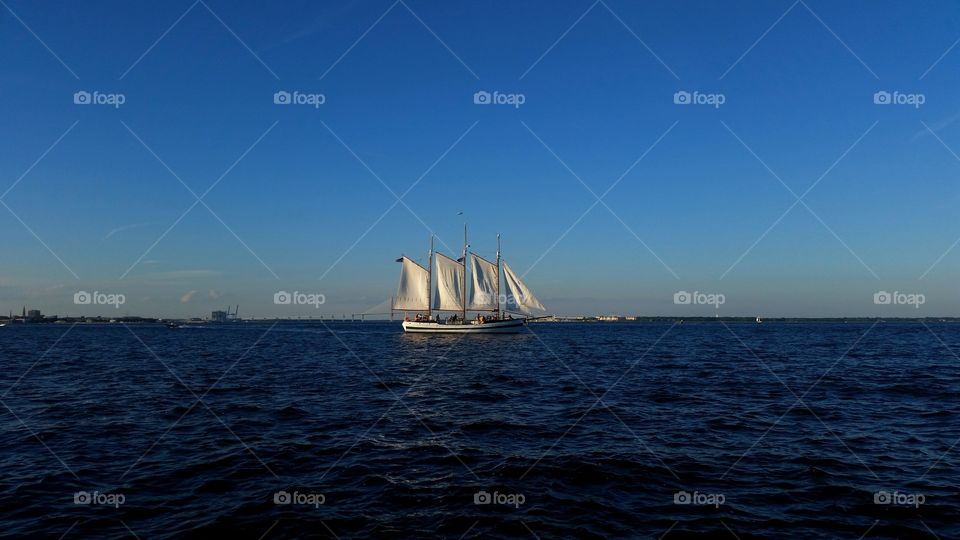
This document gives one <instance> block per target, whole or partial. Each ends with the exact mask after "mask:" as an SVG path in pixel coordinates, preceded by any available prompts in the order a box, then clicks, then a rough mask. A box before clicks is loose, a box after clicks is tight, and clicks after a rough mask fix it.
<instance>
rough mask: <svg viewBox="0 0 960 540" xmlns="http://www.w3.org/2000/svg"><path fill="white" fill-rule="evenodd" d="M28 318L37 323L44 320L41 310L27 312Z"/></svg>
mask: <svg viewBox="0 0 960 540" xmlns="http://www.w3.org/2000/svg"><path fill="white" fill-rule="evenodd" d="M27 318H28V319H30V320H31V321H37V320H40V319H42V318H43V315H42V314H41V313H40V310H39V309H31V310H30V311H28V312H27Z"/></svg>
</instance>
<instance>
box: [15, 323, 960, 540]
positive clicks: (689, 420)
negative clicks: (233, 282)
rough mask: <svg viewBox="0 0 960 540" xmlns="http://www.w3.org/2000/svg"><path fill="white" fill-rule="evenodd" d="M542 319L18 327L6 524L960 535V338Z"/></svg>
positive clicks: (116, 528) (178, 529) (127, 529)
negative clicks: (456, 323)
mask: <svg viewBox="0 0 960 540" xmlns="http://www.w3.org/2000/svg"><path fill="white" fill-rule="evenodd" d="M68 330H69V332H68ZM531 330H532V331H533V332H535V333H536V334H535V335H534V334H526V335H517V336H424V335H404V334H402V333H401V332H400V328H399V325H398V324H386V323H364V324H348V323H336V324H331V326H330V327H329V328H326V327H324V326H321V325H279V326H276V327H273V328H272V329H271V327H270V326H269V325H259V324H257V325H255V324H239V325H229V326H219V327H207V328H184V329H177V330H170V329H167V328H163V327H160V326H145V325H140V326H131V327H129V329H128V328H125V327H123V326H121V325H103V326H83V325H79V326H76V327H73V328H71V327H70V326H67V325H25V326H15V327H10V326H8V327H6V328H3V329H0V358H2V362H3V370H2V372H0V392H3V394H2V396H3V397H2V402H3V404H4V405H5V406H3V407H0V422H2V432H0V472H2V474H0V512H2V516H3V518H2V531H0V534H3V535H4V537H24V538H27V537H29V538H35V537H52V538H60V537H61V536H62V535H63V538H124V537H128V538H133V537H134V535H136V536H137V537H139V538H143V539H147V538H184V537H186V538H211V537H213V535H215V534H218V533H229V534H230V536H229V537H231V538H313V537H315V538H325V537H337V538H354V537H378V538H392V537H396V538H454V539H456V538H538V537H539V538H563V537H566V538H571V537H579V538H604V537H608V538H609V537H618V538H627V537H629V538H660V537H665V538H684V537H691V536H701V535H703V536H710V537H727V538H734V537H737V538H741V539H746V538H770V537H775V538H815V537H816V538H853V539H857V538H934V537H935V536H934V535H936V536H937V537H939V538H957V537H960V487H958V486H960V445H958V446H957V447H956V448H953V445H954V444H956V443H957V441H958V439H960V416H958V414H960V369H958V365H960V359H958V358H957V356H956V355H955V354H954V352H956V351H960V326H957V325H946V324H936V325H934V324H930V325H929V326H924V325H923V324H921V323H897V324H893V323H881V324H878V325H876V326H875V327H871V325H870V324H767V323H764V324H762V325H757V324H730V325H729V326H726V325H724V324H722V323H711V324H682V325H678V326H671V324H669V323H657V324H654V323H650V324H629V323H626V324H539V325H532V326H531ZM333 332H335V334H334V333H333ZM141 340H142V341H141ZM951 449H952V450H951ZM78 492H86V493H87V494H89V499H86V500H91V499H93V502H92V503H90V504H76V503H75V497H80V502H85V499H83V497H84V495H82V494H81V495H76V494H77V493H78ZM278 492H284V493H286V494H289V498H290V500H292V501H293V502H292V503H291V504H277V503H276V502H275V498H279V499H278V500H279V501H280V502H281V503H283V502H285V500H286V499H284V497H286V495H284V493H280V494H279V495H278ZM480 492H484V493H486V495H485V494H484V493H480ZM475 499H478V501H475ZM487 501H492V502H490V503H489V504H475V502H481V503H483V502H487ZM888 501H892V503H890V504H888V503H887V502H888ZM319 502H322V504H310V503H319ZM683 503H689V504H683Z"/></svg>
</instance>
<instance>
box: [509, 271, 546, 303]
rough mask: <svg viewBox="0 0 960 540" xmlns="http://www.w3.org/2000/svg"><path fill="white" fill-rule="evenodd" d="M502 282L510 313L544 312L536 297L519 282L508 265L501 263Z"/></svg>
mask: <svg viewBox="0 0 960 540" xmlns="http://www.w3.org/2000/svg"><path fill="white" fill-rule="evenodd" d="M503 281H504V283H505V284H506V286H507V298H506V300H507V302H506V304H507V309H508V310H510V311H520V312H523V313H530V312H532V311H533V310H534V309H538V310H540V311H546V310H547V308H545V307H543V304H541V303H540V301H539V300H537V297H536V296H534V295H533V293H532V292H530V289H528V288H527V286H526V285H524V284H523V282H522V281H520V278H518V277H517V275H516V274H514V273H513V270H511V269H510V265H508V264H507V263H503Z"/></svg>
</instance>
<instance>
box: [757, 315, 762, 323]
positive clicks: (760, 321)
mask: <svg viewBox="0 0 960 540" xmlns="http://www.w3.org/2000/svg"><path fill="white" fill-rule="evenodd" d="M762 322H763V321H762V320H760V316H759V315H757V323H762Z"/></svg>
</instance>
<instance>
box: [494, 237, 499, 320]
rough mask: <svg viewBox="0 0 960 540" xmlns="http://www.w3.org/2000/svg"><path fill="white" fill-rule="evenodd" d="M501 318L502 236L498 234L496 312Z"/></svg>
mask: <svg viewBox="0 0 960 540" xmlns="http://www.w3.org/2000/svg"><path fill="white" fill-rule="evenodd" d="M494 313H496V314H497V317H498V318H499V317H500V234H499V233H498V234H497V310H496V311H495V312H494Z"/></svg>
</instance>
